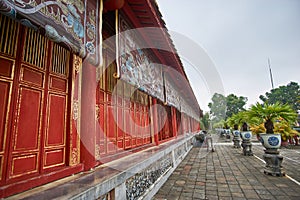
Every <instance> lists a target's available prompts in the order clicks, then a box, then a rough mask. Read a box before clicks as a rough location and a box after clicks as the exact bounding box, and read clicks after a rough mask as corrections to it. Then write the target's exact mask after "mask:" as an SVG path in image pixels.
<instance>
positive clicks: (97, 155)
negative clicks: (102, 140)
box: [95, 144, 100, 160]
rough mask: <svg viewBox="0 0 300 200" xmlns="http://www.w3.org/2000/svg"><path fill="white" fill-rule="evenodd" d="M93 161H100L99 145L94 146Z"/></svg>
mask: <svg viewBox="0 0 300 200" xmlns="http://www.w3.org/2000/svg"><path fill="white" fill-rule="evenodd" d="M95 159H96V160H100V145H99V144H95Z"/></svg>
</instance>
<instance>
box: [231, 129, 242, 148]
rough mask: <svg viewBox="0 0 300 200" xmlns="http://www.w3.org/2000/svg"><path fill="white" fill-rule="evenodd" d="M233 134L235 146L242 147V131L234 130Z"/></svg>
mask: <svg viewBox="0 0 300 200" xmlns="http://www.w3.org/2000/svg"><path fill="white" fill-rule="evenodd" d="M232 134H233V140H232V141H233V147H234V148H241V144H240V141H241V140H240V134H241V132H240V131H238V130H234V131H233V132H232Z"/></svg>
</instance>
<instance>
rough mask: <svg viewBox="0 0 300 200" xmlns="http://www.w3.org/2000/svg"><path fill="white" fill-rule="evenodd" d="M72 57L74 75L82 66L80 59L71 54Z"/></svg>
mask: <svg viewBox="0 0 300 200" xmlns="http://www.w3.org/2000/svg"><path fill="white" fill-rule="evenodd" d="M73 58H74V61H73V67H74V70H75V75H76V74H78V73H79V71H80V69H81V67H82V59H81V58H80V57H79V56H77V55H75V54H73Z"/></svg>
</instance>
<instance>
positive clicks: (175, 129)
mask: <svg viewBox="0 0 300 200" xmlns="http://www.w3.org/2000/svg"><path fill="white" fill-rule="evenodd" d="M171 109H172V127H173V136H174V137H177V135H178V134H177V122H176V108H175V107H171Z"/></svg>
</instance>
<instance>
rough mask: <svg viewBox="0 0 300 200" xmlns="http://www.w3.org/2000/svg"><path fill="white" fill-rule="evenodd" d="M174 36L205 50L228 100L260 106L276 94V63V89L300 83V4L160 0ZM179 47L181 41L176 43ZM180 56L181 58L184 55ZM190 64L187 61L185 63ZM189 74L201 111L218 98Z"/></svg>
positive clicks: (291, 0)
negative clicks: (232, 97)
mask: <svg viewBox="0 0 300 200" xmlns="http://www.w3.org/2000/svg"><path fill="white" fill-rule="evenodd" d="M157 3H158V5H159V9H160V11H161V13H162V15H163V19H164V20H165V22H166V25H167V28H168V29H169V30H170V31H175V32H178V33H181V34H183V35H185V36H187V37H189V38H190V39H192V40H193V41H194V42H196V43H197V44H198V45H200V46H201V47H202V48H203V49H204V50H205V51H206V52H207V55H208V56H209V57H210V58H211V60H212V61H213V63H214V65H215V67H216V69H217V71H218V73H219V74H220V76H221V80H222V82H223V86H224V91H225V95H228V94H231V93H233V94H236V95H238V96H245V97H247V98H248V104H247V106H249V105H250V104H254V103H255V102H257V101H259V95H261V94H265V93H266V92H268V91H270V89H271V88H272V87H271V81H270V75H269V68H268V58H270V61H271V62H270V63H271V69H272V72H273V79H274V87H275V88H276V87H279V86H280V85H286V84H288V83H289V82H291V81H295V82H298V83H299V82H300V0H186V1H182V0H157ZM174 43H175V46H176V41H174ZM179 54H180V53H179ZM183 60H184V59H183ZM183 62H184V65H185V70H186V73H187V75H188V77H190V82H191V85H192V88H193V89H194V92H195V94H196V96H197V99H198V102H199V104H200V107H201V109H203V110H204V111H208V110H209V109H208V107H207V104H208V103H209V102H210V98H211V96H212V95H213V93H214V92H213V91H209V89H208V87H207V83H206V82H207V81H206V80H205V79H210V80H211V79H214V78H215V77H214V76H212V77H205V78H203V75H202V77H201V76H199V74H197V73H193V71H192V70H191V67H190V66H189V64H187V63H188V61H187V62H186V61H183Z"/></svg>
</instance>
